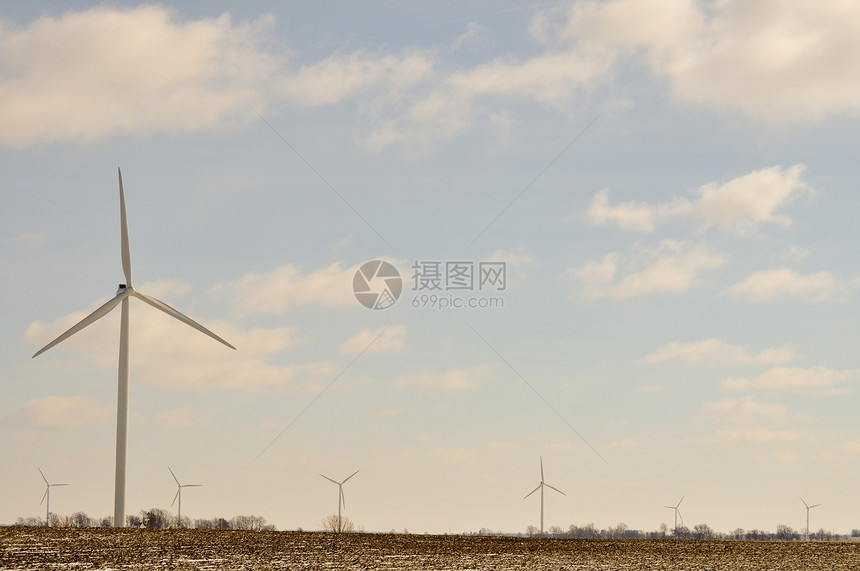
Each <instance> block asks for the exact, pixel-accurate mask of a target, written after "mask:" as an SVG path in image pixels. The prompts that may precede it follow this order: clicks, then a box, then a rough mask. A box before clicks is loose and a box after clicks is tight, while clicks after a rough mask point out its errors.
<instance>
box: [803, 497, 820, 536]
mask: <svg viewBox="0 0 860 571" xmlns="http://www.w3.org/2000/svg"><path fill="white" fill-rule="evenodd" d="M800 501H801V502H803V505H804V506H806V539H807V540H808V539H809V510H811V509H812V508H817V507H818V506H820V505H821V504H815V505H812V506H810V505H809V504H807V503H806V501H805V500H804V499H803V498H800Z"/></svg>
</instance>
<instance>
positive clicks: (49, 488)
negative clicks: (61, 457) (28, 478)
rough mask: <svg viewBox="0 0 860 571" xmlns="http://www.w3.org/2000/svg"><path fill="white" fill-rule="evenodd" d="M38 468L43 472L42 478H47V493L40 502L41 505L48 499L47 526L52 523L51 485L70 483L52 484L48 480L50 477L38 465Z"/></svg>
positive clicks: (46, 506) (46, 507) (46, 510)
mask: <svg viewBox="0 0 860 571" xmlns="http://www.w3.org/2000/svg"><path fill="white" fill-rule="evenodd" d="M36 470H38V471H39V473H40V474H42V479H43V480H45V495H44V496H42V501H41V502H39V505H42V504H44V503H45V500H48V503H47V504H46V505H45V526H50V525H51V486H68V484H52V483H50V482H48V478H46V477H45V474H44V473H43V472H42V469H41V468H39V467H38V466H36Z"/></svg>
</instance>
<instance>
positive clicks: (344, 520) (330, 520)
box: [322, 514, 355, 533]
mask: <svg viewBox="0 0 860 571" xmlns="http://www.w3.org/2000/svg"><path fill="white" fill-rule="evenodd" d="M322 528H323V529H324V530H325V531H333V532H335V533H349V532H352V531H355V523H353V521H352V520H351V519H349V518H348V517H346V516H343V517H341V518H340V526H338V517H337V514H331V515H329V516H326V517H325V518H324V519H323V520H322Z"/></svg>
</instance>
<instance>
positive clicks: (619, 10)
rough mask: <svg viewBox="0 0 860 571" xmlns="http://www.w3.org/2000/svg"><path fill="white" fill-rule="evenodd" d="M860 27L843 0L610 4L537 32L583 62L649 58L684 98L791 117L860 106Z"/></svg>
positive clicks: (766, 117) (574, 9)
mask: <svg viewBox="0 0 860 571" xmlns="http://www.w3.org/2000/svg"><path fill="white" fill-rule="evenodd" d="M553 16H555V21H554V20H553ZM559 22H563V23H562V24H559ZM858 27H860V13H858V12H857V11H856V10H855V9H854V6H853V5H852V4H851V3H850V2H841V1H838V0H832V1H822V2H817V3H815V4H810V3H809V2H805V1H804V0H789V1H783V0H744V1H722V2H712V3H704V4H703V3H701V2H696V1H695V0H669V1H666V0H609V1H600V2H598V1H586V2H576V3H574V4H573V5H572V6H570V8H569V9H568V13H567V19H566V20H560V19H559V18H558V17H557V14H553V13H550V15H545V16H541V17H538V18H536V19H535V22H534V23H533V26H532V29H533V31H534V32H535V34H537V35H539V36H540V37H541V38H542V39H543V40H544V41H545V42H546V43H548V44H555V45H557V46H561V47H562V48H564V49H569V50H571V51H573V52H576V53H580V54H582V56H583V57H586V58H588V57H593V56H594V54H600V55H602V56H603V57H604V58H605V59H606V60H607V61H608V62H611V63H615V64H618V63H620V62H622V61H628V62H629V61H631V60H633V61H637V62H642V63H644V64H645V65H646V66H647V67H648V68H650V70H651V71H652V72H653V73H654V74H655V75H656V76H658V77H659V78H662V79H665V80H666V81H667V82H668V85H669V88H670V90H671V93H672V96H673V97H674V98H675V99H676V100H678V101H680V102H684V103H688V104H694V105H699V106H703V107H705V108H709V109H714V110H732V111H738V112H741V113H743V114H745V115H747V116H748V117H751V118H753V119H754V120H758V121H762V120H763V121H766V122H770V123H786V122H795V121H808V120H817V119H820V118H822V117H824V116H826V115H830V114H836V113H851V114H856V113H857V112H858V111H860V98H858V93H860V78H858V77H857V75H856V74H854V73H853V72H852V70H854V69H856V68H857V67H858V66H860V38H858V36H857V34H856V30H857V28H858Z"/></svg>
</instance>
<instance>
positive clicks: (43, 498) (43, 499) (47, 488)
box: [39, 485, 51, 506]
mask: <svg viewBox="0 0 860 571" xmlns="http://www.w3.org/2000/svg"><path fill="white" fill-rule="evenodd" d="M50 488H51V486H50V485H48V486H47V487H46V488H45V494H44V495H43V496H42V501H41V502H39V505H40V506H41V505H42V504H44V503H45V498H47V497H48V490H49V489H50Z"/></svg>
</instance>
